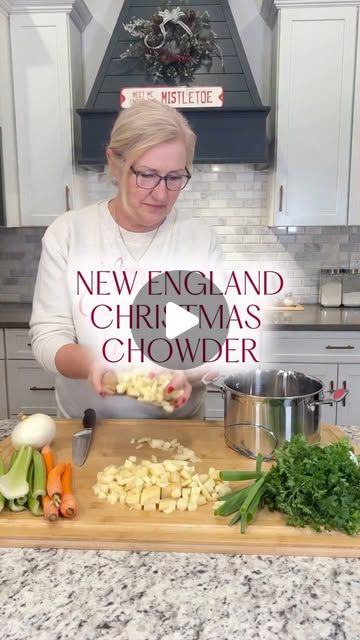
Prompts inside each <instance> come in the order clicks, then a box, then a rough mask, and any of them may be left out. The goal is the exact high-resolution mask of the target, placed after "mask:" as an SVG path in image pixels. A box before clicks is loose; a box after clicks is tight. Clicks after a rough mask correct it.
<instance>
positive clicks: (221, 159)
mask: <svg viewBox="0 0 360 640" xmlns="http://www.w3.org/2000/svg"><path fill="white" fill-rule="evenodd" d="M189 4H190V6H191V7H192V8H194V9H196V10H199V11H201V12H203V11H205V10H207V11H208V12H209V14H210V18H211V25H212V28H213V30H214V31H215V33H216V34H217V36H218V39H219V40H218V41H219V45H220V46H221V49H222V51H223V55H224V71H223V70H222V68H221V63H220V60H218V59H217V58H215V59H213V64H212V68H211V70H210V71H207V70H206V69H205V68H201V69H199V71H198V72H197V73H196V75H195V80H194V83H193V85H192V86H222V87H223V88H224V106H223V107H220V108H195V109H191V108H190V109H189V108H188V109H184V110H183V113H184V114H185V115H186V117H187V118H188V119H189V121H190V123H191V125H192V126H193V128H194V130H195V132H196V134H197V136H198V143H197V152H196V157H195V161H196V162H200V163H225V162H226V163H237V162H244V163H263V162H266V161H267V159H268V157H267V156H268V145H267V139H266V118H267V115H268V113H269V111H270V107H266V106H263V105H262V104H261V100H260V96H259V94H258V91H257V88H256V85H255V82H254V79H253V76H252V73H251V70H250V67H249V64H248V61H247V58H246V54H245V51H244V48H243V46H242V43H241V40H240V37H239V34H238V31H237V28H236V25H235V21H234V18H233V15H232V12H231V9H230V7H229V4H228V0H207V1H206V0H191V2H190V3H189ZM173 6H174V7H176V6H178V4H177V3H176V2H175V3H173ZM186 6H188V5H186ZM158 9H159V4H158V2H157V1H156V0H125V2H124V4H123V7H122V9H121V12H120V15H119V17H118V20H117V23H116V26H115V28H114V31H113V34H112V36H111V39H110V42H109V45H108V48H107V50H106V53H105V56H104V59H103V61H102V64H101V66H100V69H99V72H98V74H97V77H96V80H95V83H94V86H93V88H92V91H91V93H90V96H89V99H88V101H87V103H86V106H85V108H84V109H79V110H78V113H79V115H80V119H81V133H82V144H81V151H80V156H79V159H78V161H79V164H82V165H88V166H91V165H92V166H99V165H100V166H101V165H103V164H104V162H105V146H106V144H107V143H108V141H109V137H110V130H111V127H112V124H113V122H114V120H115V118H116V116H117V114H118V112H119V109H120V106H119V104H120V103H119V93H120V91H121V89H123V88H125V87H136V86H146V85H149V83H150V82H149V77H148V76H147V75H146V73H145V69H144V65H143V62H142V61H141V60H139V59H134V58H127V59H122V60H120V59H119V58H120V55H121V54H122V53H123V52H124V51H125V50H126V48H127V46H128V44H129V40H130V36H129V34H128V33H127V32H126V31H125V30H124V27H123V23H126V22H128V21H129V20H131V18H133V17H139V18H140V17H144V18H149V17H151V16H152V15H153V14H156V13H157V12H158Z"/></svg>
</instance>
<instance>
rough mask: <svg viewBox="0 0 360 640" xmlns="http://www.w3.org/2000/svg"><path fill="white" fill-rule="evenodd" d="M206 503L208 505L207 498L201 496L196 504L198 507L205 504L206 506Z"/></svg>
mask: <svg viewBox="0 0 360 640" xmlns="http://www.w3.org/2000/svg"><path fill="white" fill-rule="evenodd" d="M206 503H207V500H206V498H205V496H201V495H200V496H199V497H198V499H197V502H196V504H197V505H198V507H199V506H201V505H203V504H206Z"/></svg>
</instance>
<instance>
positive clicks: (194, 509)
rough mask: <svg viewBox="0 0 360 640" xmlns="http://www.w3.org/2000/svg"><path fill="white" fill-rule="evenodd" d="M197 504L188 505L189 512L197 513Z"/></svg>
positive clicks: (190, 503)
mask: <svg viewBox="0 0 360 640" xmlns="http://www.w3.org/2000/svg"><path fill="white" fill-rule="evenodd" d="M197 508H198V506H197V504H196V503H195V502H189V504H188V511H197Z"/></svg>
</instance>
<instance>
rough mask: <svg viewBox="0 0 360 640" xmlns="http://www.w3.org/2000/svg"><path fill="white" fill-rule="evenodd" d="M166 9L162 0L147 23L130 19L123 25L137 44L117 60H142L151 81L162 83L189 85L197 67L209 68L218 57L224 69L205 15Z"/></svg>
mask: <svg viewBox="0 0 360 640" xmlns="http://www.w3.org/2000/svg"><path fill="white" fill-rule="evenodd" d="M169 7H170V2H169V0H166V1H165V2H162V4H161V7H160V9H159V10H158V13H157V14H154V15H153V16H152V18H151V19H150V20H145V19H144V18H132V20H131V21H130V22H128V23H127V24H124V25H123V27H124V29H125V31H127V32H128V33H129V34H130V36H131V37H132V38H135V39H136V40H137V42H136V43H131V44H130V46H129V47H128V49H127V50H126V51H125V52H124V53H123V54H122V55H121V56H120V60H122V59H124V58H140V59H142V60H143V61H144V63H145V68H146V71H147V73H149V74H150V75H151V76H152V77H153V79H154V81H155V82H157V83H161V82H165V83H166V84H181V83H185V84H190V83H191V82H192V81H193V80H194V75H195V72H196V71H197V70H198V69H199V68H200V67H201V66H205V67H206V69H207V70H208V71H209V70H210V69H211V66H212V58H213V57H217V58H220V60H221V65H222V68H224V60H223V54H222V51H221V48H220V46H219V45H218V43H217V36H216V34H215V33H214V31H213V30H212V29H211V27H210V15H209V13H208V12H207V11H204V13H200V12H199V11H195V10H194V9H190V8H184V10H183V9H182V8H180V7H176V8H173V9H170V8H169Z"/></svg>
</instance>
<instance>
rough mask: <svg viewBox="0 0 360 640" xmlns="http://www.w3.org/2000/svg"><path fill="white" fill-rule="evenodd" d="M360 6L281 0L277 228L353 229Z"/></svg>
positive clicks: (273, 207) (273, 218)
mask: <svg viewBox="0 0 360 640" xmlns="http://www.w3.org/2000/svg"><path fill="white" fill-rule="evenodd" d="M264 1H265V2H266V0H264ZM267 4H268V2H267ZM358 4H359V1H357V2H355V1H354V2H351V0H350V1H349V2H345V3H344V2H341V1H340V0H337V1H335V0H316V2H315V1H314V2H312V1H311V0H303V1H302V0H296V1H295V0H274V5H275V6H276V8H277V9H278V11H279V13H278V19H277V22H276V26H275V29H276V31H277V33H276V43H277V45H276V46H277V55H276V61H277V64H276V67H277V68H276V72H275V73H276V82H275V85H276V98H275V99H274V100H273V102H275V107H276V109H275V110H276V124H275V165H274V174H273V188H272V190H271V196H270V197H271V201H270V225H275V226H293V225H302V226H305V225H308V226H310V225H346V224H348V223H349V218H348V213H349V211H348V208H349V180H350V158H351V138H352V118H353V100H354V71H355V56H356V40H357V17H358V7H357V5H358ZM358 215H359V214H358Z"/></svg>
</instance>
